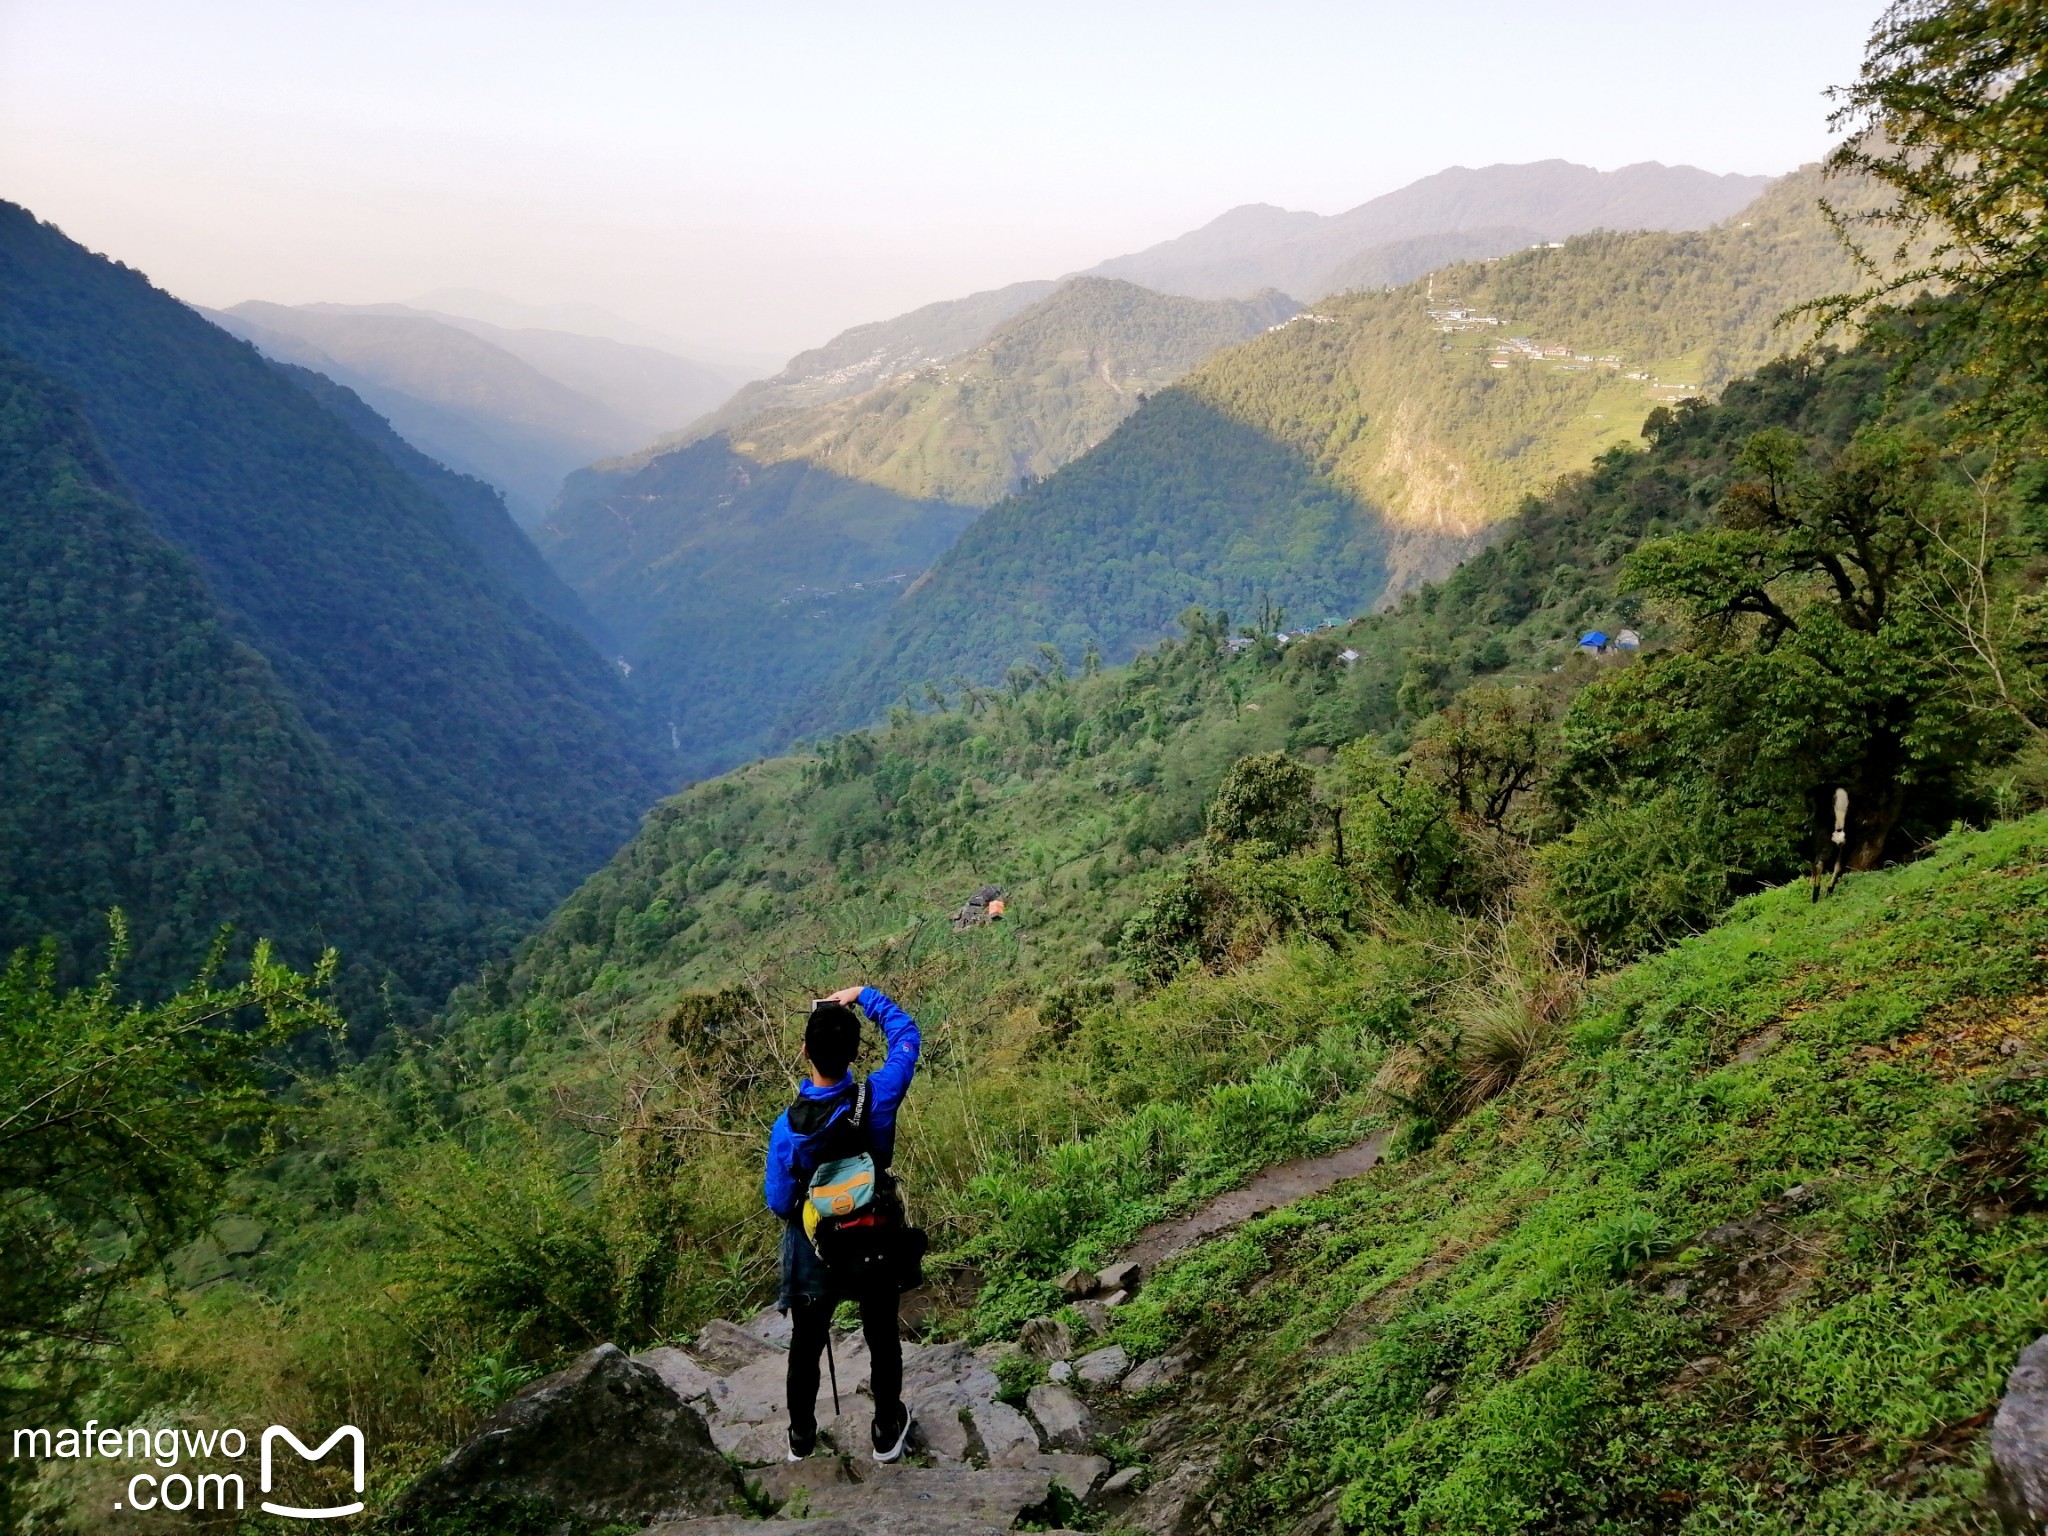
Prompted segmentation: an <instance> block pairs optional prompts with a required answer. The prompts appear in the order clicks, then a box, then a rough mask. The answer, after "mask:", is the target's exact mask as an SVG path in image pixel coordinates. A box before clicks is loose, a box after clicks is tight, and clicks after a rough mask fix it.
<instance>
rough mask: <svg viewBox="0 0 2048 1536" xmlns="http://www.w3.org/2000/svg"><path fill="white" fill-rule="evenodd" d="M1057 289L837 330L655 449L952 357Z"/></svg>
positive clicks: (1024, 290) (1034, 286) (973, 300)
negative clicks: (822, 343) (824, 341)
mask: <svg viewBox="0 0 2048 1536" xmlns="http://www.w3.org/2000/svg"><path fill="white" fill-rule="evenodd" d="M1057 287H1059V284H1058V283H1055V282H1031V283H1012V284H1010V286H1009V287H1007V288H991V289H989V290H987V291H986V292H983V293H970V294H969V295H967V297H966V298H964V299H944V300H941V301H940V302H939V303H937V304H927V305H925V306H924V307H923V308H922V309H913V310H912V311H910V313H909V314H907V315H898V316H896V317H895V319H893V320H875V321H871V322H869V323H868V324H866V325H856V326H855V327H853V329H851V330H848V331H841V332H840V333H839V334H838V335H837V336H834V337H833V338H832V339H831V340H830V341H828V342H826V343H825V345H823V346H822V347H813V348H812V349H811V350H810V351H808V352H799V353H798V354H797V355H796V356H795V357H793V358H791V359H790V360H789V362H788V364H787V365H786V366H784V368H783V369H782V371H781V372H780V373H777V374H775V375H773V376H772V377H770V378H765V379H758V380H756V381H755V382H754V383H752V384H749V385H747V386H746V387H745V388H744V389H742V390H741V391H740V392H739V393H738V394H736V395H734V396H733V397H732V398H731V399H730V400H728V401H727V402H726V403H725V404H724V405H722V406H720V407H719V408H718V409H717V410H716V411H713V412H712V413H711V414H710V415H708V416H706V417H704V418H703V419H702V420H699V421H696V422H692V423H691V424H690V425H689V427H688V428H687V430H685V431H683V432H679V433H677V434H675V435H674V436H673V437H672V438H670V439H668V440H667V441H665V442H662V443H659V444H657V445H656V448H657V450H658V449H661V448H670V447H680V446H681V445H682V444H684V443H687V442H694V441H696V440H697V439H698V438H701V437H709V436H710V435H711V434H712V433H714V432H718V431H722V430H723V429H725V428H727V427H731V426H735V425H737V424H738V423H740V422H742V421H745V420H747V419H748V418H750V417H753V416H758V415H760V414H761V413H762V412H764V411H771V410H781V409H788V408H794V407H802V406H810V405H824V404H826V403H827V402H829V401H833V400H843V399H845V398H846V397H847V396H849V395H858V394H860V393H862V392H863V391H866V390H869V389H873V388H874V387H875V386H876V385H877V384H880V383H881V382H882V381H883V380H885V379H890V378H894V377H895V376H897V375H898V374H903V373H909V372H911V371H913V370H915V369H918V368H923V367H926V366H928V365H929V364H932V363H942V362H945V361H946V360H947V359H949V358H954V357H958V356H959V355H960V354H961V353H962V352H965V351H966V350H967V349H968V348H970V347H972V346H974V345H976V344H977V343H979V342H980V341H981V340H982V339H983V338H984V337H986V336H987V335H988V333H989V332H990V331H992V330H994V329H995V328H996V327H997V326H999V325H1001V324H1002V323H1003V322H1004V321H1005V320H1007V319H1009V318H1010V317H1011V316H1012V315H1015V314H1019V313H1021V312H1022V311H1024V310H1026V309H1029V308H1030V307H1031V306H1032V305H1033V304H1036V303H1037V302H1038V301H1039V300H1040V299H1042V298H1044V297H1045V296H1046V295H1047V294H1049V293H1051V292H1052V291H1053V290H1054V289H1055V288H1057Z"/></svg>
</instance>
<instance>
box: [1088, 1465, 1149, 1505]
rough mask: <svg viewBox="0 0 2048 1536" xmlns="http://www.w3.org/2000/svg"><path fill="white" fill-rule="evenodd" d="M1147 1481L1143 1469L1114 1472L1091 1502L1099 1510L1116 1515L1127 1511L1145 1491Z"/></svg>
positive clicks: (1131, 1468)
mask: <svg viewBox="0 0 2048 1536" xmlns="http://www.w3.org/2000/svg"><path fill="white" fill-rule="evenodd" d="M1145 1480H1146V1472H1145V1469H1144V1468H1143V1467H1125V1468H1124V1469H1123V1470H1122V1471H1120V1472H1112V1473H1110V1474H1109V1476H1108V1477H1106V1478H1104V1479H1103V1480H1102V1482H1101V1484H1100V1485H1099V1486H1098V1487H1097V1488H1096V1490H1095V1494H1094V1497H1093V1498H1092V1499H1091V1500H1090V1501H1089V1502H1090V1503H1092V1504H1093V1505H1094V1506H1095V1507H1096V1508H1097V1509H1103V1510H1107V1511H1109V1512H1110V1513H1111V1514H1116V1513H1117V1512H1118V1511H1120V1510H1123V1509H1127V1508H1128V1507H1129V1506H1130V1503H1131V1501H1132V1500H1133V1499H1135V1498H1137V1496H1138V1495H1139V1494H1141V1493H1143V1492H1144V1491H1145Z"/></svg>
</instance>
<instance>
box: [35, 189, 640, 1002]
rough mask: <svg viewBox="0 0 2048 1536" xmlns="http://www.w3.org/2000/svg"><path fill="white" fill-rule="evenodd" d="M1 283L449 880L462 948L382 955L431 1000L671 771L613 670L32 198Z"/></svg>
mask: <svg viewBox="0 0 2048 1536" xmlns="http://www.w3.org/2000/svg"><path fill="white" fill-rule="evenodd" d="M0 297H4V302H0V346H4V347H6V348H9V349H11V350H12V351H14V352H15V353H17V354H19V355H20V356H22V357H23V358H24V359H25V360H26V361H28V362H29V363H31V364H32V365H34V366H35V367H36V368H38V369H39V370H41V371H42V372H44V373H47V374H48V375H50V376H51V377H53V378H54V379H55V380H57V382H59V383H60V384H62V385H63V386H64V387H65V388H66V389H67V390H68V391H69V392H70V393H71V394H72V396H73V397H75V399H76V400H77V402H78V405H79V408H80V409H81V410H82V411H83V413H84V414H85V416H86V418H87V420H88V421H89V422H90V423H91V425H92V428H93V430H94V433H95V435H96V437H97V438H98V440H99V442H100V443H101V445H102V446H103V448H104V450H105V453H106V457H107V459H108V460H109V461H110V462H111V463H112V465H113V467H114V470H115V471H116V473H118V475H119V476H120V478H121V481H122V482H123V484H124V485H125V487H126V488H127V490H128V492H129V493H130V494H131V495H132V497H133V499H134V500H135V502H136V503H137V504H138V505H139V506H140V507H141V508H142V510H143V512H144V513H145V514H146V515H147V516H148V518H149V520H150V524H151V526H152V527H153V529H154V530H155V531H156V533H157V534H158V535H159V536H161V537H162V538H164V539H165V540H167V541H168V542H169V543H171V544H172V545H174V546H176V547H177V548H178V549H180V550H182V551H183V552H184V553H185V554H186V555H187V556H189V557H190V558H191V560H192V561H193V563H194V564H195V565H196V566H197V567H198V569H199V571H200V572H201V573H202V575H203V577H204V579H205V582H206V584H207V587H208V589H209V590H210V592H211V595H212V598H213V600H214V602H215V603H217V604H218V605H219V607H220V608H221V609H222V610H223V611H224V612H226V613H227V614H228V615H229V616H230V620H231V623H232V626H233V631H234V633H235V635H236V637H237V638H238V639H240V640H242V641H243V642H245V643H247V644H248V645H250V646H252V647H253V648H254V649H255V650H257V651H258V652H260V653H261V654H262V655H263V657H264V658H265V659H266V661H267V662H268V664H269V667H270V669H271V671H272V672H273V673H274V674H275V676H276V678H277V679H278V681H279V682H280V683H281V684H282V686H283V687H284V689H285V690H286V692H287V694H288V695H289V697H290V699H291V701H292V703H293V705H294V707H295V708H296V710H297V711H298V714H299V716H300V717H301V718H302V719H303V720H304V721H305V723H306V725H307V726H308V727H309V728H310V729H311V730H312V731H313V732H314V734H315V735H316V736H317V737H318V738H319V739H320V740H321V742H322V743H323V744H324V746H325V748H326V749H327V751H329V752H330V753H332V754H333V756H334V758H335V759H336V760H338V761H339V762H340V763H341V764H342V765H343V767H344V769H345V771H346V773H347V775H348V777H349V778H350V779H351V780H352V781H353V782H354V783H355V784H356V785H357V786H359V787H360V789H361V790H362V791H363V793H365V794H366V795H367V796H368V797H369V799H370V801H371V802H372V804H373V805H374V806H376V807H377V809H378V810H379V812H380V813H381V814H382V815H383V816H385V817H387V818H389V820H390V821H392V822H393V823H395V824H396V825H398V826H399V827H401V828H402V829H403V831H404V834H405V841H406V846H407V847H408V849H409V850H410V855H409V856H411V857H415V858H417V859H420V860H422V861H424V863H425V864H426V866H427V867H428V868H429V869H430V870H431V871H432V873H433V876H434V879H435V880H436V881H437V882H439V888H440V889H441V890H442V891H443V892H445V893H447V901H448V903H449V904H450V905H451V906H452V907H453V909H454V910H453V911H452V912H451V913H450V914H449V915H448V916H447V917H446V918H445V920H443V919H442V918H440V917H439V916H436V917H434V918H432V919H431V920H430V923H429V925H428V926H432V927H434V928H436V929H438V930H440V931H443V932H447V933H450V934H451V935H453V939H452V940H451V942H450V944H449V945H447V946H445V947H443V948H441V949H439V950H438V951H437V952H435V953H431V954H425V953H414V954H411V955H409V956H408V957H392V956H386V955H376V954H368V953H365V954H363V955H362V957H361V958H362V959H363V960H364V961H365V963H370V962H373V961H374V962H376V963H378V964H380V965H389V966H395V965H396V964H397V963H398V961H399V959H400V958H405V960H406V964H407V967H408V968H407V970H406V971H405V972H404V973H403V974H396V973H394V974H396V979H397V981H398V982H399V983H400V984H401V985H400V986H399V988H398V991H397V993H396V994H395V1000H396V1001H397V1002H399V1003H400V1004H401V1005H403V1006H405V1007H411V1006H416V1005H417V1004H419V1003H420V1002H422V1001H424V1000H426V999H429V998H432V997H434V996H436V995H437V994H438V991H439V989H441V988H444V987H445V986H446V984H447V982H448V980H449V978H450V977H451V976H452V975H454V974H459V973H460V971H461V970H462V969H463V968H465V967H466V966H468V965H470V964H472V963H474V960H475V958H476V957H477V956H478V955H480V954H483V953H487V952H488V951H489V950H490V949H491V948H492V947H494V946H495V945H497V944H500V943H502V942H504V941H505V939H506V938H507V937H508V936H509V934H510V933H511V932H513V931H516V929H517V928H518V927H519V925H521V924H522V923H524V922H527V921H530V920H531V917H532V915H533V914H535V913H537V912H541V911H545V910H546V909H547V907H548V906H549V905H551V904H552V903H553V902H554V901H555V900H556V899H558V897H559V895H560V893H561V892H562V891H563V890H565V889H567V888H568V887H569V886H570V885H572V884H573V883H574V882H575V880H576V879H578V878H579V877H580V876H581V874H582V873H583V872H584V871H585V870H587V869H588V868H590V867H591V866H593V865H594V864H596V863H598V862H599V861H601V860H602V859H603V858H604V857H605V856H606V855H607V854H608V853H609V852H610V851H611V850H612V849H613V848H614V847H616V845H617V841H618V839H619V838H620V837H622V836H624V835H625V834H627V833H628V832H630V830H631V829H632V827H633V825H634V824H635V821H636V819H637V817H638V814H639V812H640V810H641V809H642V807H643V806H644V805H645V804H646V803H647V802H648V801H649V800H650V799H651V798H652V797H653V795H654V794H655V793H656V791H657V785H658V782H659V780H658V778H657V771H658V770H657V768H656V766H655V762H656V760H655V754H654V744H653V743H652V742H651V741H648V740H646V738H645V736H644V735H643V734H642V732H641V731H640V730H639V729H638V728H636V726H635V725H634V723H633V720H632V715H631V709H630V706H629V703H628V701H627V699H626V696H625V694H624V692H623V689H622V686H621V683H620V679H619V677H618V674H617V671H616V669H615V668H614V667H613V666H612V665H611V664H610V663H608V662H606V661H604V660H603V659H602V658H601V657H600V656H599V655H598V654H597V653H596V652H595V651H594V650H593V649H591V647H590V646H589V645H588V644H587V643H586V642H585V641H584V640H583V639H582V638H581V637H580V636H578V635H576V634H575V633H573V632H572V631H571V630H569V629H567V628H565V627H563V626H562V625H560V624H558V623H556V622H555V621H554V620H552V619H549V618H546V617H545V616H543V615H542V614H540V613H539V612H537V611H536V610H535V609H534V608H533V607H532V606H530V605H529V604H528V603H527V602H526V600H525V599H523V598H522V597H520V596H519V595H518V593H517V592H515V591H513V590H512V589H510V588H509V587H508V586H506V585H505V583H504V582H503V581H502V580H501V579H500V578H499V577H498V576H497V575H496V574H494V572H493V570H492V565H491V561H490V560H489V559H487V558H486V557H485V556H484V555H483V554H481V553H480V552H479V551H478V549H477V548H476V546H475V545H473V544H472V543H471V542H470V541H469V540H468V539H467V538H465V537H464V536H463V535H462V534H461V533H460V532H458V530H457V526H456V523H455V521H454V519H453V518H452V517H451V515H450V513H449V511H448V510H447V509H446V508H445V507H444V506H443V505H442V504H441V503H440V502H438V501H437V500H436V499H435V498H434V497H433V496H432V495H430V494H429V493H428V492H427V491H426V490H424V489H422V488H421V487H420V486H419V485H418V484H416V483H415V482H414V481H413V480H411V479H409V478H408V477H407V476H406V475H405V474H404V473H402V472H401V471H400V469H399V468H398V467H396V466H395V465H393V464H392V463H391V462H390V460H389V459H387V458H386V457H385V455H384V454H383V453H381V452H380V451H379V450H378V449H377V447H375V446H374V445H373V444H371V443H370V442H368V441H366V440H365V439H364V438H363V437H361V436H359V435H358V434H357V433H356V432H355V431H354V430H352V429H351V428H350V427H349V426H348V425H347V424H345V423H344V421H343V420H342V418H341V417H339V416H337V415H336V414H334V413H333V412H332V411H330V410H329V409H328V408H327V407H326V406H323V405H322V404H320V403H319V402H318V401H316V400H315V399H314V398H313V396H312V395H310V394H308V393H307V392H306V391H305V390H303V389H301V388H300V387H298V386H297V385H295V384H293V383H292V382H291V381H290V380H289V379H288V378H287V377H286V376H285V375H284V374H283V373H281V372H280V371H278V370H277V369H276V368H275V367H274V366H273V365H272V364H270V363H268V362H266V361H264V360H263V359H262V358H261V357H260V356H258V354H257V353H256V351H255V350H254V349H253V348H252V347H250V346H248V345H247V344H246V343H243V342H240V341H237V340H236V339H234V338H233V337H231V336H229V335H227V334H226V333H225V332H223V331H221V330H220V329H218V328H217V327H215V326H213V325H212V324H210V323H209V322H207V321H206V320H204V319H203V318H201V317H200V316H199V315H197V314H195V313H193V312H192V311H191V310H189V309H188V308H186V307H185V306H184V305H182V304H180V303H178V302H177V301H176V300H174V299H172V298H170V297H169V296H168V295H166V294H164V293H162V292H160V291H158V290H157V289H155V288H153V287H151V286H150V284H149V283H148V282H147V280H146V279H144V278H143V277H142V276H141V275H140V274H139V273H136V272H133V271H131V270H129V269H126V268H123V267H120V266H118V265H116V264H114V263H112V262H110V261H107V260H105V259H103V258H101V257H98V256H95V255H92V254H91V253H89V252H87V251H85V250H84V249H83V248H81V247H79V246H77V245H75V244H73V243H72V242H71V241H69V240H67V239H65V238H64V236H63V235H62V234H61V233H60V232H59V231H57V230H56V229H55V228H53V227H51V226H49V225H44V224H39V223H38V222H37V221H36V220H35V219H34V218H33V216H32V215H30V214H29V213H27V212H26V211H25V210H22V209H20V208H16V207H13V206H12V205H8V206H5V207H0ZM394 878H396V877H394ZM133 915H134V916H135V918H136V920H137V921H138V922H139V923H140V922H145V921H148V922H153V921H155V920H156V915H155V914H152V913H143V912H137V913H135V914H133ZM187 964H188V966H189V964H190V961H189V958H188V960H187Z"/></svg>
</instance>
